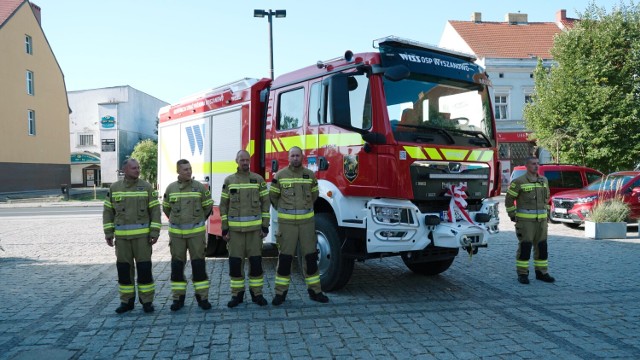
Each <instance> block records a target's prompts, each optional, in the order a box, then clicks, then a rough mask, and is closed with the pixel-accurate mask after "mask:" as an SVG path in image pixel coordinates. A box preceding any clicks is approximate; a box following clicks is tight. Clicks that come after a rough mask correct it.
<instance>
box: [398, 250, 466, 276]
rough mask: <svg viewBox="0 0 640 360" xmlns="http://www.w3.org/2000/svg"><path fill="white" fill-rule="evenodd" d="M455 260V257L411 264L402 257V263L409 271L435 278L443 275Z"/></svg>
mask: <svg viewBox="0 0 640 360" xmlns="http://www.w3.org/2000/svg"><path fill="white" fill-rule="evenodd" d="M453 260H455V257H452V258H451V259H444V260H438V261H430V262H423V263H410V262H408V261H407V259H406V258H405V256H404V255H403V256H402V261H403V262H404V264H405V265H406V266H407V267H408V268H409V270H411V271H413V272H414V273H416V274H420V275H427V276H433V275H438V274H440V273H443V272H444V271H446V270H447V269H448V268H449V267H450V266H451V264H453Z"/></svg>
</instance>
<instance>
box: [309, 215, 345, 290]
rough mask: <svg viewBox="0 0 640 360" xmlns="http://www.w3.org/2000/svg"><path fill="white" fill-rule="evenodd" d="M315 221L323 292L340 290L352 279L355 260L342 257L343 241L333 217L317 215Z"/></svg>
mask: <svg viewBox="0 0 640 360" xmlns="http://www.w3.org/2000/svg"><path fill="white" fill-rule="evenodd" d="M315 220H316V236H317V237H318V245H317V246H318V269H319V271H320V283H321V285H322V290H323V291H335V290H340V289H342V288H343V287H344V286H345V285H347V283H348V282H349V279H350V278H351V274H352V273H353V264H354V262H355V259H353V258H349V257H345V256H343V255H342V240H341V238H340V232H339V230H338V225H337V224H336V221H335V219H334V218H333V215H331V214H327V213H319V214H316V216H315Z"/></svg>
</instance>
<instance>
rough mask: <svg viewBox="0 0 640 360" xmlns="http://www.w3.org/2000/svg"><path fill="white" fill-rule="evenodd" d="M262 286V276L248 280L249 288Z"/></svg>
mask: <svg viewBox="0 0 640 360" xmlns="http://www.w3.org/2000/svg"><path fill="white" fill-rule="evenodd" d="M263 285H264V276H261V277H256V278H249V287H262V286H263Z"/></svg>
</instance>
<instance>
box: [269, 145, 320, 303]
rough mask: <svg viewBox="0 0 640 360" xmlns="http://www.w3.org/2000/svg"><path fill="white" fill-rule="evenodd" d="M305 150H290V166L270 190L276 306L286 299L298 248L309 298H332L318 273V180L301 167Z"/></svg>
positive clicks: (276, 179) (278, 176) (273, 182)
mask: <svg viewBox="0 0 640 360" xmlns="http://www.w3.org/2000/svg"><path fill="white" fill-rule="evenodd" d="M302 159H303V156H302V149H300V148H299V147H297V146H294V147H292V148H291V149H289V166H288V167H287V168H285V169H282V170H280V171H279V172H278V173H277V174H276V175H275V177H274V178H273V181H272V182H271V188H270V190H269V197H270V200H271V204H272V205H273V207H274V208H275V209H276V211H277V212H278V231H277V233H276V234H275V236H276V242H277V244H278V250H279V254H278V265H277V270H276V280H275V284H276V289H275V290H276V295H275V297H274V298H273V300H272V302H271V303H272V304H273V305H275V306H278V305H281V304H282V303H283V302H284V301H285V300H286V298H287V292H288V291H289V284H290V282H291V263H292V261H293V255H294V254H296V248H297V247H298V246H300V254H301V255H302V257H303V258H304V260H303V274H304V279H305V282H306V283H307V292H308V293H309V298H311V300H313V301H318V302H321V303H326V302H328V301H329V298H328V297H327V296H326V295H324V294H323V293H322V289H321V286H320V272H319V270H318V250H317V247H316V245H317V241H318V239H317V237H316V227H315V220H314V211H313V204H314V202H315V201H316V199H317V198H318V180H316V177H315V175H314V173H313V171H311V170H309V169H307V168H305V167H304V166H302Z"/></svg>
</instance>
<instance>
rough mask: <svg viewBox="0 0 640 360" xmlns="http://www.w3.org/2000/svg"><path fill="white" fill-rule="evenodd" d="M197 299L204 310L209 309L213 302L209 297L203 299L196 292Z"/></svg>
mask: <svg viewBox="0 0 640 360" xmlns="http://www.w3.org/2000/svg"><path fill="white" fill-rule="evenodd" d="M196 301H197V302H198V306H200V308H201V309H202V310H209V309H211V303H210V302H209V300H207V299H203V298H202V297H201V296H200V295H198V294H196Z"/></svg>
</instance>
